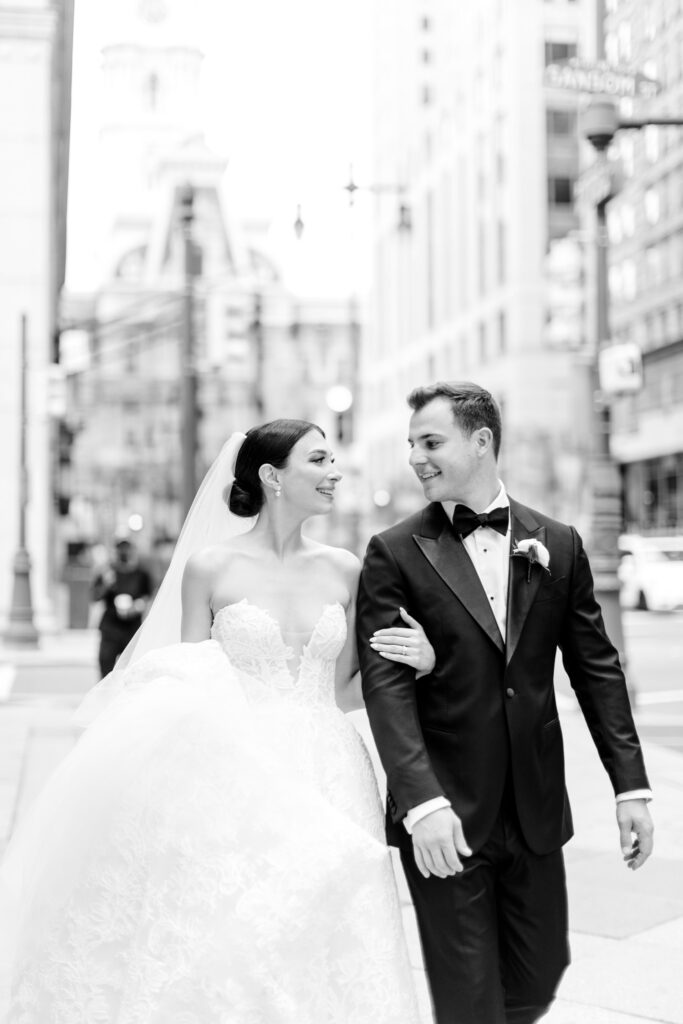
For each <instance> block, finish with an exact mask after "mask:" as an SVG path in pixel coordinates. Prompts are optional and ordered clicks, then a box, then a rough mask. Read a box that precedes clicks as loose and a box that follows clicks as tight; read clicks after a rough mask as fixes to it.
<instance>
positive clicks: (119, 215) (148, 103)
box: [100, 0, 203, 272]
mask: <svg viewBox="0 0 683 1024" xmlns="http://www.w3.org/2000/svg"><path fill="white" fill-rule="evenodd" d="M111 6H112V7H114V6H115V11H114V13H113V14H112V15H111V16H110V22H109V25H108V26H106V27H105V33H104V38H105V39H106V40H107V42H106V44H105V46H104V47H103V50H102V74H103V108H102V119H101V126H102V127H101V132H100V157H101V183H102V189H101V193H100V194H101V197H102V203H103V207H104V209H103V210H102V213H103V224H102V227H103V230H104V232H105V236H106V237H108V241H109V242H110V243H111V250H113V251H111V250H110V251H111V256H112V259H114V260H115V259H116V258H117V253H120V252H121V251H123V250H125V249H127V248H128V247H129V246H130V245H132V244H135V242H136V241H137V236H138V235H139V234H140V231H141V229H142V230H143V231H144V225H147V226H148V225H149V220H150V215H151V214H152V213H153V211H154V207H155V203H156V201H157V197H158V193H159V189H158V185H159V177H158V176H159V168H160V163H161V162H162V161H163V160H164V158H165V157H166V156H167V155H168V154H169V153H171V152H173V151H174V150H176V149H178V148H179V147H182V146H183V145H185V144H186V142H187V140H188V139H191V138H195V137H197V136H199V135H202V133H203V126H202V124H201V117H200V110H201V107H200V100H199V84H200V73H201V67H202V61H203V54H202V50H201V47H200V45H199V41H198V39H197V37H196V29H195V27H194V23H195V21H196V19H192V18H191V17H190V16H189V14H188V7H190V5H189V4H188V3H183V2H182V0H123V2H122V3H117V4H116V5H111ZM103 269H105V272H106V268H103Z"/></svg>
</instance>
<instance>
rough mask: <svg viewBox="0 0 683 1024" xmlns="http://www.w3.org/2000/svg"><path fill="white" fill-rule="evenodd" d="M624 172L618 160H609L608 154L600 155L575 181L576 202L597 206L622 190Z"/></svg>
mask: <svg viewBox="0 0 683 1024" xmlns="http://www.w3.org/2000/svg"><path fill="white" fill-rule="evenodd" d="M622 183H623V173H622V168H621V164H620V163H619V161H617V160H608V159H607V157H606V156H604V155H601V156H598V157H597V159H596V160H594V161H593V163H592V164H591V165H590V166H589V167H587V168H586V170H585V171H583V172H582V173H581V174H580V175H579V177H578V178H577V179H576V181H575V182H574V202H576V203H586V204H587V205H588V206H597V205H598V203H606V202H607V200H608V199H611V198H612V197H613V196H615V195H617V193H618V192H619V191H620V190H621V186H622Z"/></svg>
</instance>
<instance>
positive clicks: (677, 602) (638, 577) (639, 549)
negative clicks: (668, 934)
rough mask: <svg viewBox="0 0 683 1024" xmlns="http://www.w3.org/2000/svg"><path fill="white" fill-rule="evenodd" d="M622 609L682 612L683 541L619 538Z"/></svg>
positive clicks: (636, 535)
mask: <svg viewBox="0 0 683 1024" xmlns="http://www.w3.org/2000/svg"><path fill="white" fill-rule="evenodd" d="M619 551H620V554H621V562H620V564H619V582H620V584H621V595H620V596H621V605H622V607H623V608H643V609H649V610H650V611H654V612H670V611H674V610H675V609H676V608H683V537H641V536H640V535H638V534H623V535H622V536H621V537H620V538H619Z"/></svg>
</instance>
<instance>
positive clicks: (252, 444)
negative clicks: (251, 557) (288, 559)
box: [225, 420, 325, 518]
mask: <svg viewBox="0 0 683 1024" xmlns="http://www.w3.org/2000/svg"><path fill="white" fill-rule="evenodd" d="M311 430H317V431H318V433H320V434H322V436H323V437H324V436H325V432H324V431H323V430H321V429H320V427H319V426H317V424H315V423H309V422H308V420H271V422H270V423H263V424H262V425H261V426H260V427H252V428H251V430H248V431H247V436H246V437H245V439H244V441H243V442H242V446H241V448H240V450H239V452H238V453H237V461H236V462H235V480H234V483H233V485H232V487H230V488H227V490H226V494H225V499H226V501H227V504H228V508H229V509H230V511H231V512H232V513H233V515H236V516H243V517H245V518H249V517H250V516H255V515H257V514H258V513H259V512H260V511H261V507H262V505H263V501H264V495H263V485H262V484H261V478H260V477H259V475H258V473H259V469H260V468H261V466H262V465H263V464H264V463H266V462H269V463H270V464H271V466H275V468H276V469H283V468H284V467H285V466H286V465H287V460H288V458H289V456H290V453H291V451H292V448H293V447H294V445H295V444H296V443H297V441H300V440H301V438H302V437H305V436H306V434H308V433H310V431H311Z"/></svg>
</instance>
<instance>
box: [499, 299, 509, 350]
mask: <svg viewBox="0 0 683 1024" xmlns="http://www.w3.org/2000/svg"><path fill="white" fill-rule="evenodd" d="M507 332H508V326H507V317H506V316H505V310H504V309H501V311H500V313H499V314H498V354H499V355H501V356H504V355H505V353H506V352H507V347H508V337H507Z"/></svg>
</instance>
